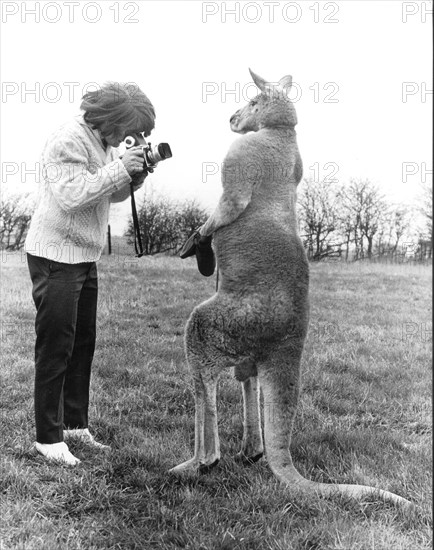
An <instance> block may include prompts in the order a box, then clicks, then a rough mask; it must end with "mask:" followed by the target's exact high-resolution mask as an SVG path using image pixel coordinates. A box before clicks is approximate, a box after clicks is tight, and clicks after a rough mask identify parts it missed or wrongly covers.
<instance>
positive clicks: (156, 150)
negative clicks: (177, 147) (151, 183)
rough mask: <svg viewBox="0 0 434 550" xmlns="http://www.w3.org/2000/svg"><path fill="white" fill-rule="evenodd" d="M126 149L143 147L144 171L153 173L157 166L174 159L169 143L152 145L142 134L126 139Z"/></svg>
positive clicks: (132, 135)
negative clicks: (161, 162) (163, 161)
mask: <svg viewBox="0 0 434 550" xmlns="http://www.w3.org/2000/svg"><path fill="white" fill-rule="evenodd" d="M124 143H125V147H126V148H127V149H131V147H137V146H139V147H141V148H142V150H143V154H144V163H143V170H146V171H147V172H153V171H154V168H155V167H156V166H157V164H158V163H159V162H160V161H162V160H166V159H169V158H171V157H172V151H171V149H170V145H169V144H168V143H159V144H158V145H154V147H152V145H151V144H150V143H148V142H147V141H146V139H145V138H144V137H143V136H142V134H131V135H129V136H127V137H126V138H125V139H124Z"/></svg>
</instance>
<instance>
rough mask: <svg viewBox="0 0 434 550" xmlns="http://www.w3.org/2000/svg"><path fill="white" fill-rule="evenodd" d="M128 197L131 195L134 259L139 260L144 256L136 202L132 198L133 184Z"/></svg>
mask: <svg viewBox="0 0 434 550" xmlns="http://www.w3.org/2000/svg"><path fill="white" fill-rule="evenodd" d="M130 195H131V213H132V215H133V226H134V249H135V251H136V257H137V258H141V257H142V256H143V254H144V252H143V245H142V237H141V235H140V226H139V217H138V216H137V208H136V200H135V198H134V188H133V183H132V182H131V184H130Z"/></svg>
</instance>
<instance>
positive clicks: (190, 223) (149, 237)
mask: <svg viewBox="0 0 434 550" xmlns="http://www.w3.org/2000/svg"><path fill="white" fill-rule="evenodd" d="M137 214H138V218H139V225H140V234H141V239H142V244H143V250H144V253H145V255H152V254H159V253H162V252H166V253H167V252H170V253H173V254H175V253H176V252H178V251H179V250H180V249H181V247H182V245H183V244H184V242H185V241H186V240H187V238H188V237H189V236H190V235H191V233H193V231H194V230H196V229H198V227H200V226H201V225H202V224H203V223H204V222H205V220H206V219H207V214H206V212H205V210H204V209H203V208H201V207H200V206H199V204H198V203H197V202H196V201H194V200H193V201H184V202H179V201H178V202H177V201H174V200H172V199H170V198H169V197H166V196H163V195H159V194H156V193H155V192H153V191H152V190H151V191H148V192H147V193H146V194H145V196H144V198H143V201H142V203H141V205H140V207H139V208H138V212H137ZM125 234H126V236H127V237H128V238H129V240H128V242H129V243H130V244H132V242H133V238H134V225H133V220H132V219H130V220H129V222H128V229H127V231H126V233H125Z"/></svg>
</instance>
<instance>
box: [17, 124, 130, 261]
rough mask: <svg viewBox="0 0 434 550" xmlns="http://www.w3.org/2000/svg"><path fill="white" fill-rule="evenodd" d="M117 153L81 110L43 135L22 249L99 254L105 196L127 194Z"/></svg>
mask: <svg viewBox="0 0 434 550" xmlns="http://www.w3.org/2000/svg"><path fill="white" fill-rule="evenodd" d="M118 157H119V153H118V150H117V149H115V148H112V147H110V146H108V147H107V150H104V146H103V144H102V141H101V138H100V135H99V132H98V131H97V130H92V129H91V128H90V127H89V126H88V125H87V124H86V123H85V121H84V119H83V116H82V115H80V116H77V117H75V118H74V119H73V120H71V121H70V122H67V123H66V124H63V125H62V126H61V127H60V128H59V129H58V130H57V131H56V132H54V133H53V134H52V135H51V136H50V137H49V138H48V140H47V142H46V144H45V147H44V150H43V152H42V157H41V172H42V173H41V177H40V182H39V189H38V197H37V206H36V210H35V212H34V214H33V217H32V220H31V223H30V228H29V232H28V235H27V238H26V242H25V244H24V249H25V251H26V252H28V253H29V254H33V255H34V256H42V257H43V258H48V259H49V260H55V261H58V262H64V263H70V264H76V263H81V262H94V261H96V260H98V259H99V258H100V256H101V253H102V250H103V248H104V244H105V236H106V231H107V224H108V217H109V209H110V202H121V201H123V200H125V199H126V198H127V197H128V196H129V189H130V186H129V183H130V182H131V177H130V175H129V174H128V172H127V171H126V169H125V166H124V165H123V163H122V161H121V160H120V159H119V158H118Z"/></svg>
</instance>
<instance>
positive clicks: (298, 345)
mask: <svg viewBox="0 0 434 550" xmlns="http://www.w3.org/2000/svg"><path fill="white" fill-rule="evenodd" d="M250 74H251V76H252V78H253V81H254V83H255V84H256V85H257V86H258V88H259V90H260V94H259V95H257V96H256V97H255V98H254V99H252V100H251V101H250V102H249V103H248V104H247V105H246V106H245V107H244V108H243V109H240V110H238V111H237V112H236V113H235V114H234V115H233V116H232V117H231V119H230V127H231V130H233V131H234V132H237V133H239V134H243V135H242V136H241V137H239V138H238V139H237V140H236V141H235V142H234V143H233V144H232V146H231V147H230V149H229V152H228V153H227V155H226V158H225V159H224V162H223V165H222V185H223V194H222V196H221V198H220V200H219V203H218V205H217V207H216V209H215V211H214V212H213V213H212V214H211V216H210V217H209V218H208V220H207V221H206V222H205V224H204V225H203V226H202V227H201V228H200V229H199V233H200V235H201V236H202V237H208V236H211V235H212V236H213V242H214V248H215V253H216V257H217V265H218V269H219V274H220V278H219V288H218V291H217V292H216V294H214V296H212V297H211V298H210V299H208V300H206V301H205V302H203V303H202V304H200V305H198V306H197V307H196V308H195V309H194V310H193V312H192V314H191V316H190V318H189V319H188V322H187V325H186V329H185V351H186V358H187V362H188V365H189V367H190V369H191V370H192V373H193V378H194V388H195V406H196V413H195V451H194V457H193V458H191V459H190V460H188V461H186V462H183V463H182V464H179V465H178V466H175V467H174V468H172V469H171V470H170V471H171V472H173V473H176V474H182V473H184V472H194V471H206V470H208V469H209V468H212V467H213V466H215V465H216V464H217V462H218V461H219V459H220V445H219V436H218V428H217V410H216V395H217V381H218V378H219V374H220V373H221V371H222V370H223V369H225V368H228V367H234V374H235V377H236V379H237V380H239V381H240V382H241V388H242V393H243V401H244V407H243V408H244V420H243V428H244V434H243V440H242V445H241V451H240V453H239V458H240V459H241V460H243V461H244V462H245V463H252V462H255V461H257V460H258V459H260V458H261V457H262V456H263V454H264V445H263V438H262V428H261V413H260V401H259V390H260V388H261V389H262V392H263V401H264V436H265V450H266V458H267V461H268V463H269V465H270V467H271V470H272V471H273V473H274V474H275V475H276V476H277V478H278V479H279V480H280V481H281V482H283V483H284V484H286V485H287V486H288V487H289V488H292V489H301V490H303V491H305V492H308V493H314V494H321V495H334V494H339V493H340V494H344V495H348V496H351V497H356V498H357V497H365V496H367V495H375V496H378V497H381V498H383V499H385V500H388V501H392V502H394V503H400V504H410V503H409V501H407V500H406V499H404V498H402V497H400V496H398V495H395V494H393V493H390V492H388V491H383V490H378V489H375V488H373V487H368V486H363V485H338V484H336V485H335V484H326V483H317V482H313V481H309V480H307V479H305V478H304V477H302V476H301V474H300V473H299V472H298V471H297V470H296V469H295V467H294V465H293V463H292V459H291V454H290V450H289V447H290V443H291V433H292V428H293V424H294V418H295V415H296V410H297V402H298V398H299V392H300V361H301V356H302V351H303V344H304V340H305V337H306V333H307V328H308V317H309V301H308V286H309V266H308V261H307V258H306V254H305V251H304V248H303V244H302V242H301V240H300V238H299V236H298V234H297V222H296V211H295V203H296V189H297V185H298V183H299V182H300V180H301V178H302V173H303V167H302V161H301V157H300V153H299V150H298V147H297V140H296V132H295V129H294V128H295V126H296V124H297V115H296V112H295V109H294V105H293V104H292V102H291V101H290V100H289V98H288V91H289V90H290V87H291V84H292V77H291V76H285V77H283V78H282V79H281V80H280V81H279V83H278V84H276V85H273V84H271V83H269V82H267V81H265V80H264V79H263V78H261V77H259V76H258V75H256V74H255V73H253V72H252V71H250Z"/></svg>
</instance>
